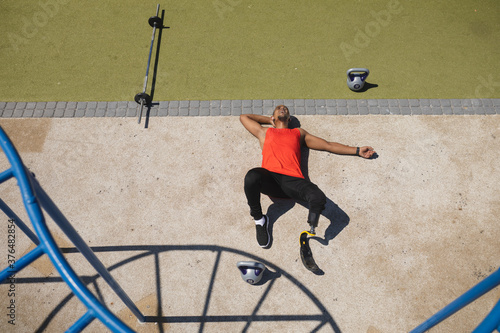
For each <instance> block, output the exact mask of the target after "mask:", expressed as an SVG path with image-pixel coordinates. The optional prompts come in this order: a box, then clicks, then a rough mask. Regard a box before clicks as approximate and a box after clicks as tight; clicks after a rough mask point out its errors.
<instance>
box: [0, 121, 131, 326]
mask: <svg viewBox="0 0 500 333" xmlns="http://www.w3.org/2000/svg"><path fill="white" fill-rule="evenodd" d="M0 146H1V147H2V149H3V151H4V153H5V155H6V156H7V159H8V160H9V162H10V164H11V165H12V171H13V174H14V176H15V177H16V179H17V183H18V186H19V188H20V190H21V197H22V198H23V203H24V207H25V209H26V212H27V213H28V216H29V218H30V220H31V222H32V224H33V228H34V229H35V232H36V234H37V235H38V237H39V240H40V242H41V244H43V249H44V251H45V253H47V255H48V256H49V258H50V260H51V261H52V263H53V264H54V266H55V268H56V269H57V271H58V272H59V274H60V275H61V277H62V279H63V280H64V282H66V283H67V284H68V286H69V287H70V289H71V290H72V291H73V293H74V294H75V295H76V296H77V297H78V298H79V299H80V301H81V302H82V303H83V304H84V305H85V306H86V307H87V308H88V309H89V310H92V312H93V313H95V317H97V318H98V319H99V320H100V321H101V322H102V323H103V324H104V325H106V326H107V327H108V328H109V329H110V330H111V331H113V332H120V333H121V332H124V333H133V331H132V330H131V329H130V328H129V327H128V326H127V325H125V324H124V323H123V322H122V321H121V320H120V319H118V318H117V317H116V316H115V315H114V314H113V313H111V311H109V309H108V308H106V307H105V306H104V305H103V304H102V303H101V302H100V301H99V300H98V299H97V298H96V297H95V296H94V295H93V294H92V293H91V292H90V291H89V290H88V289H87V288H86V287H85V285H84V283H83V282H82V281H81V280H80V278H79V277H78V275H77V274H76V273H75V272H74V271H73V269H72V268H71V266H70V265H69V264H68V262H67V261H66V259H65V258H64V256H63V255H62V253H61V250H60V249H59V247H58V246H57V244H56V242H55V241H54V239H53V237H52V235H51V234H50V232H49V230H48V229H47V225H46V224H45V218H44V216H43V213H42V210H41V207H40V205H39V204H38V201H37V198H36V196H35V194H34V192H33V188H32V184H31V180H33V179H32V178H31V177H32V176H31V174H30V173H29V171H28V170H27V169H26V167H25V166H24V164H23V162H22V160H21V157H20V156H19V154H18V152H17V150H16V149H15V148H14V146H13V145H12V142H11V141H10V139H9V138H8V136H7V134H5V132H4V131H3V129H2V128H1V127H0ZM28 175H29V176H28ZM40 248H42V247H40ZM38 251H39V250H36V251H34V252H33V251H32V252H33V254H31V255H30V256H33V257H34V256H35V254H38ZM86 320H87V317H86V316H85V319H84V320H82V322H84V321H86ZM79 321H80V320H79Z"/></svg>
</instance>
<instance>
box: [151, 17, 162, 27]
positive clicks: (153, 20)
mask: <svg viewBox="0 0 500 333" xmlns="http://www.w3.org/2000/svg"><path fill="white" fill-rule="evenodd" d="M148 23H149V25H150V26H151V27H154V26H155V23H156V27H157V28H161V27H162V26H163V20H162V19H161V18H159V17H158V16H151V17H150V18H149V20H148Z"/></svg>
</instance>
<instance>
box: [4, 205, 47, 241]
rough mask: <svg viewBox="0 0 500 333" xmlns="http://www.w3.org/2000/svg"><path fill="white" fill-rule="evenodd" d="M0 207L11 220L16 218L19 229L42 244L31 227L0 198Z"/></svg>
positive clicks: (15, 221) (32, 239)
mask: <svg viewBox="0 0 500 333" xmlns="http://www.w3.org/2000/svg"><path fill="white" fill-rule="evenodd" d="M0 209H1V210H2V211H3V212H4V213H5V215H7V217H8V218H9V219H11V220H14V223H15V224H16V226H18V227H19V229H21V230H22V232H24V233H25V234H26V236H28V237H29V239H31V241H32V242H33V243H35V244H36V245H38V244H40V241H39V240H38V237H36V235H35V234H34V233H33V231H31V229H30V228H29V227H28V226H27V225H26V224H25V223H24V222H23V221H22V220H21V219H20V218H19V216H17V215H16V213H14V211H13V210H12V209H10V207H9V206H8V205H7V204H6V203H5V202H4V201H3V200H2V199H0Z"/></svg>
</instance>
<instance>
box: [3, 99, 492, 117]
mask: <svg viewBox="0 0 500 333" xmlns="http://www.w3.org/2000/svg"><path fill="white" fill-rule="evenodd" d="M280 104H284V105H286V106H288V108H289V109H290V112H291V113H292V114H294V115H496V114H500V99H266V100H210V101H197V100H196V101H159V102H153V103H152V105H151V106H150V107H145V108H144V109H143V117H145V116H150V117H176V116H181V117H191V116H194V117H196V116H200V117H208V116H239V115H240V114H242V113H253V114H264V115H269V114H271V112H272V110H273V109H274V107H275V106H276V105H280ZM139 109H140V107H139V105H138V104H137V103H136V102H133V101H122V102H0V118H88V117H138V116H139Z"/></svg>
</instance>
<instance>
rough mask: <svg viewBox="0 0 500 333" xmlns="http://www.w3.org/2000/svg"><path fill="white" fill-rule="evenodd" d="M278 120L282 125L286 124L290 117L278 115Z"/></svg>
mask: <svg viewBox="0 0 500 333" xmlns="http://www.w3.org/2000/svg"><path fill="white" fill-rule="evenodd" d="M278 120H279V121H281V122H283V123H286V122H288V121H289V120H290V116H288V115H285V114H284V115H279V116H278Z"/></svg>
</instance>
